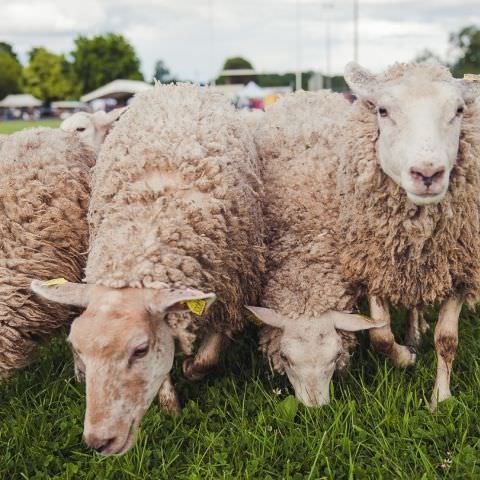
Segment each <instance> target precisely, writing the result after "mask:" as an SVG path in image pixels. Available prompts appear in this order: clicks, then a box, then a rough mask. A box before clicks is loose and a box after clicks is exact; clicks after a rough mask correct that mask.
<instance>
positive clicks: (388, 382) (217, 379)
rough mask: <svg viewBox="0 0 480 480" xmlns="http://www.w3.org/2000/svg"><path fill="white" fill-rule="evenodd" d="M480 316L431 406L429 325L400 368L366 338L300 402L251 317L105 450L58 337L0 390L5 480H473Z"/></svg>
mask: <svg viewBox="0 0 480 480" xmlns="http://www.w3.org/2000/svg"><path fill="white" fill-rule="evenodd" d="M479 314H480V311H479V312H477V313H475V314H474V313H471V312H468V311H464V312H463V314H462V321H461V328H460V346H459V350H458V354H457V359H456V362H455V370H454V374H453V379H452V391H453V393H454V395H455V397H454V398H452V399H450V400H449V401H447V402H445V403H443V404H442V405H441V407H440V409H439V411H438V412H436V413H430V411H429V410H428V407H427V400H428V396H429V395H430V391H431V389H432V386H433V383H434V378H435V368H434V367H435V363H434V352H433V347H432V334H431V333H430V334H429V335H428V336H427V339H426V341H425V342H424V345H423V347H422V349H421V351H420V355H419V360H418V364H417V366H416V368H415V369H410V370H407V371H401V370H397V369H394V368H392V367H391V366H390V365H389V364H388V362H387V361H385V360H384V359H383V358H381V357H379V356H378V355H377V354H376V353H373V352H372V351H371V350H370V349H369V348H368V340H367V339H366V337H365V336H362V337H361V345H360V346H359V348H358V349H357V351H356V352H355V354H354V356H353V358H352V368H351V370H350V373H348V374H347V375H346V376H345V377H344V378H335V379H334V382H333V387H332V396H333V398H334V400H333V402H332V403H331V404H330V405H329V406H326V407H322V408H320V409H307V408H304V407H303V406H298V408H297V406H296V403H295V402H294V401H293V399H292V397H290V396H288V395H289V393H291V392H287V382H286V381H285V379H283V378H281V377H276V376H275V377H272V376H271V374H270V372H269V369H268V367H267V366H266V365H265V363H264V362H263V361H262V359H261V358H260V356H259V355H258V353H257V352H256V327H254V326H252V327H250V328H249V329H248V331H247V332H245V333H244V334H243V335H240V336H238V337H237V338H236V340H235V342H234V346H233V348H231V349H229V351H228V354H227V355H226V356H225V359H224V360H223V362H222V365H221V367H220V368H219V370H218V372H217V373H215V374H213V375H211V376H210V377H209V378H208V379H207V380H205V381H203V382H201V383H199V384H192V383H189V382H187V381H185V380H184V379H182V377H181V374H180V373H179V371H180V370H179V365H180V360H181V358H178V359H177V362H176V363H177V365H176V368H175V375H174V376H175V377H176V380H177V382H176V383H177V388H178V392H179V394H180V396H181V399H182V401H183V402H184V405H185V406H184V409H183V413H182V414H181V415H180V416H179V417H178V418H173V417H170V416H169V415H167V414H165V413H162V412H161V411H160V410H159V409H158V408H157V405H156V404H154V405H152V406H151V408H150V410H149V412H148V413H147V415H146V417H145V418H144V421H143V423H142V426H141V431H140V435H139V437H138V440H137V444H136V446H135V447H134V448H133V449H132V450H131V451H130V452H128V453H127V454H126V455H124V456H122V457H108V458H105V457H102V456H100V455H98V454H96V453H94V452H93V451H91V450H89V449H87V448H86V447H85V445H83V444H82V439H81V435H82V421H83V412H84V399H85V392H84V387H83V385H78V384H76V383H75V381H74V379H73V366H72V358H71V354H70V353H69V351H68V348H67V346H66V345H65V343H64V341H63V340H62V339H61V338H58V339H56V340H54V341H53V342H52V343H51V344H50V346H49V347H44V348H43V349H42V351H41V352H40V355H39V360H38V361H37V362H36V363H35V364H33V365H32V366H31V367H30V368H28V369H25V370H24V371H22V372H19V373H18V374H16V375H15V376H14V377H13V378H11V379H10V380H9V381H8V382H6V383H5V384H4V385H3V387H2V388H1V390H0V419H1V420H0V421H1V425H2V426H1V429H0V478H2V479H17V478H24V479H42V480H44V479H48V478H55V479H91V480H94V479H99V480H106V479H112V480H113V479H115V480H117V479H220V478H225V479H231V478H238V479H318V478H332V479H333V478H335V479H343V478H345V479H354V478H355V479H357V478H359V479H363V478H365V479H367V478H368V479H370V478H378V479H390V478H395V479H396V478H405V479H409V480H412V479H415V480H416V479H433V478H472V479H473V478H480V465H479V462H480V424H479V422H478V417H479V414H480V395H479V392H480V369H479V363H478V358H480V322H478V316H479ZM398 323H399V322H398V318H397V324H398ZM397 326H398V325H397ZM279 388H281V389H282V393H281V395H277V394H276V393H274V390H277V389H279Z"/></svg>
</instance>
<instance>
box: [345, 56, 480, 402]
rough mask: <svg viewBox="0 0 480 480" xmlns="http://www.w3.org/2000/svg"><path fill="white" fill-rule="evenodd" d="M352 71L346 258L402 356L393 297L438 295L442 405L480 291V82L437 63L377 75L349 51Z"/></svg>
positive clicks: (437, 394)
mask: <svg viewBox="0 0 480 480" xmlns="http://www.w3.org/2000/svg"><path fill="white" fill-rule="evenodd" d="M345 79H346V81H347V83H348V84H349V86H350V88H351V89H352V90H353V92H354V93H355V95H356V96H357V97H358V99H359V101H358V102H356V104H355V105H354V106H353V108H352V110H351V112H350V114H349V115H348V119H347V122H346V124H345V130H344V134H343V135H342V136H341V139H340V142H339V150H340V151H341V154H340V167H339V171H338V190H339V195H340V197H341V198H342V199H343V200H342V202H341V208H340V215H339V224H340V225H341V226H340V230H341V235H340V239H341V255H340V261H341V264H342V269H343V271H344V275H345V276H346V277H347V278H351V279H352V281H353V282H355V284H357V285H358V286H359V287H361V288H363V289H364V291H365V293H366V294H367V296H368V299H369V303H370V314H371V316H372V317H373V318H375V319H377V320H379V319H384V320H385V322H387V324H386V325H385V326H384V327H382V328H380V329H374V330H371V331H370V337H371V340H372V342H373V344H374V345H375V346H376V348H377V349H378V350H380V351H382V352H384V353H385V354H387V355H388V356H389V357H390V359H392V360H393V362H394V364H396V365H397V366H408V365H411V364H412V363H414V361H415V359H416V355H415V352H414V351H413V352H412V351H411V349H409V348H408V347H406V346H404V345H399V344H397V343H396V342H395V339H394V336H393V334H392V332H391V329H390V325H389V324H390V316H389V305H390V304H393V305H397V306H401V307H405V308H407V309H410V310H415V309H420V310H421V309H422V308H423V307H425V306H428V305H434V304H440V305H441V307H440V313H439V319H438V322H437V325H436V328H435V334H434V338H435V349H436V353H437V378H436V382H435V386H434V389H433V393H432V397H431V408H432V409H435V408H436V407H437V404H438V402H441V401H443V400H445V399H447V398H449V397H450V396H451V393H450V373H451V370H452V363H453V358H454V355H455V351H456V348H457V344H458V317H459V314H460V309H461V306H462V304H463V303H466V304H467V305H469V306H473V305H474V303H475V301H477V299H478V298H479V293H480V292H479V290H480V263H479V259H480V237H479V227H480V221H479V207H480V195H479V194H478V192H479V191H480V168H479V167H480V165H479V162H480V131H479V128H480V127H479V126H480V110H479V106H478V103H475V102H474V100H475V97H476V95H478V93H479V90H480V89H479V87H478V84H474V83H471V82H466V81H464V80H456V79H454V78H452V76H451V74H450V72H449V71H448V69H446V68H445V67H442V66H439V65H436V64H433V65H432V64H415V63H411V64H395V65H394V66H392V67H390V68H389V69H388V70H386V72H385V73H383V74H381V75H373V74H371V73H370V72H369V71H368V70H366V69H364V68H362V67H360V66H359V65H358V64H356V63H353V62H352V63H350V64H348V65H347V66H346V69H345Z"/></svg>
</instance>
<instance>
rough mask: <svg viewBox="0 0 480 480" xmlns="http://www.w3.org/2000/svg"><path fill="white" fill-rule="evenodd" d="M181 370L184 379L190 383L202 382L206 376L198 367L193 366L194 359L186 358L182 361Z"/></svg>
mask: <svg viewBox="0 0 480 480" xmlns="http://www.w3.org/2000/svg"><path fill="white" fill-rule="evenodd" d="M182 370H183V374H184V375H185V377H186V378H187V379H188V380H190V381H192V382H198V381H200V380H202V379H203V378H204V377H205V375H206V374H207V372H206V371H204V370H201V369H199V368H198V366H197V365H195V359H194V357H187V358H186V359H185V360H184V361H183V365H182Z"/></svg>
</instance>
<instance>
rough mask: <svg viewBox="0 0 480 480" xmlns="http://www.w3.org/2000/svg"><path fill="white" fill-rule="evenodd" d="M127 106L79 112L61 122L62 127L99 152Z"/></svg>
mask: <svg viewBox="0 0 480 480" xmlns="http://www.w3.org/2000/svg"><path fill="white" fill-rule="evenodd" d="M127 108H128V107H122V108H116V109H115V110H112V111H111V112H109V113H105V112H103V111H99V112H95V113H87V112H77V113H74V114H73V115H72V116H71V117H68V118H67V119H65V120H64V121H63V122H62V123H61V124H60V129H61V130H63V131H64V132H72V133H75V134H76V135H78V137H79V138H80V139H81V140H82V141H83V142H85V143H86V144H87V145H89V146H90V147H92V148H93V149H94V150H95V151H96V152H97V153H98V152H99V151H100V147H101V146H102V144H103V142H104V141H105V138H106V136H107V135H108V134H109V133H110V130H111V129H112V128H113V126H114V125H115V122H116V121H117V120H118V119H119V118H120V117H121V116H122V115H123V113H124V112H125V110H126V109H127Z"/></svg>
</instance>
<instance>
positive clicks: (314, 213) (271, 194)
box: [248, 92, 383, 405]
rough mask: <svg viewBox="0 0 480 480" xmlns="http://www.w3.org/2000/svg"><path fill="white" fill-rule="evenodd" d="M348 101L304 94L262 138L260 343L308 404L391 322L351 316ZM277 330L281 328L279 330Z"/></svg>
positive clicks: (281, 110)
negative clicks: (344, 184) (342, 220)
mask: <svg viewBox="0 0 480 480" xmlns="http://www.w3.org/2000/svg"><path fill="white" fill-rule="evenodd" d="M349 108H350V105H349V103H348V102H347V101H346V100H345V99H344V98H343V97H342V96H340V95H338V94H332V93H327V92H322V93H315V94H312V93H306V92H298V93H296V94H293V95H290V96H287V97H285V98H283V99H281V100H280V101H279V102H278V103H277V104H276V105H274V106H273V107H272V108H271V109H269V110H267V112H266V113H265V115H264V118H263V121H262V124H261V126H259V127H258V130H257V134H256V136H255V139H256V143H257V148H258V151H259V154H260V158H261V161H262V167H263V179H264V184H265V187H264V188H265V202H264V203H265V207H264V214H265V226H266V232H267V244H268V254H267V269H266V270H267V272H266V278H265V288H264V292H263V296H262V305H263V306H264V307H268V308H262V307H248V309H249V310H250V311H251V312H252V313H253V314H254V315H255V316H256V317H257V318H258V319H259V320H261V321H262V322H264V323H265V324H267V325H268V326H267V327H264V328H263V329H262V331H261V334H260V345H261V350H262V351H263V353H264V354H265V355H266V356H267V357H268V359H269V361H270V365H271V366H272V367H273V369H274V370H275V371H277V372H280V373H286V374H287V375H288V378H289V380H290V382H291V383H292V385H293V387H294V388H295V394H296V396H297V397H298V399H299V400H300V401H302V402H303V403H304V404H305V405H323V404H325V403H328V401H329V384H330V380H331V378H332V375H333V372H334V370H335V369H336V368H342V367H345V366H346V364H347V363H348V359H349V348H350V347H352V346H353V345H354V343H355V337H354V336H353V335H352V334H349V333H348V332H353V331H357V330H361V329H366V328H372V327H375V326H377V327H378V326H381V325H383V323H382V322H376V323H374V322H372V321H370V320H369V319H368V318H366V317H363V316H361V315H355V314H351V313H346V312H348V311H351V310H352V308H353V307H354V305H355V301H356V295H355V292H354V291H353V289H352V288H351V286H350V285H349V283H348V282H347V281H346V280H345V279H344V278H342V275H341V271H340V270H341V268H340V263H339V258H338V257H339V251H338V238H337V226H336V222H337V217H338V213H339V206H338V200H337V198H336V169H337V165H338V157H337V156H335V155H334V154H332V155H331V156H330V155H325V151H332V152H334V147H335V145H336V141H337V137H338V135H339V134H340V133H341V128H342V121H344V119H345V117H346V115H347V110H348V109H349ZM272 327H273V328H272Z"/></svg>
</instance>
